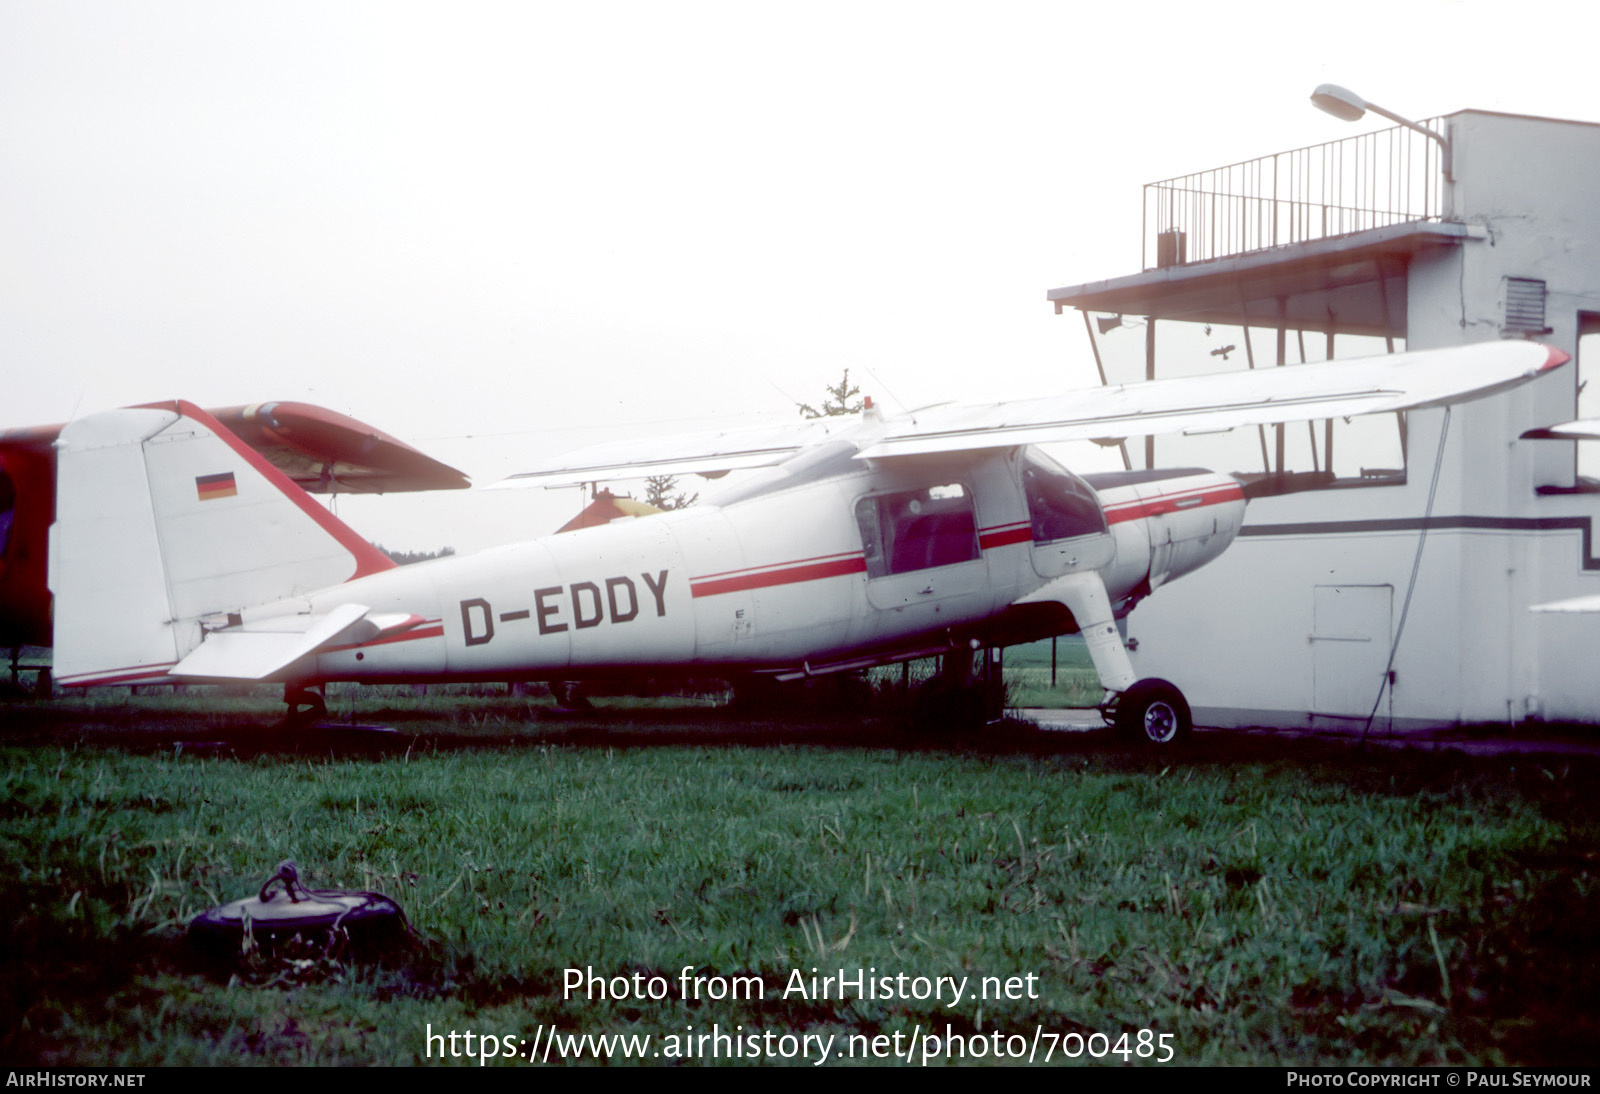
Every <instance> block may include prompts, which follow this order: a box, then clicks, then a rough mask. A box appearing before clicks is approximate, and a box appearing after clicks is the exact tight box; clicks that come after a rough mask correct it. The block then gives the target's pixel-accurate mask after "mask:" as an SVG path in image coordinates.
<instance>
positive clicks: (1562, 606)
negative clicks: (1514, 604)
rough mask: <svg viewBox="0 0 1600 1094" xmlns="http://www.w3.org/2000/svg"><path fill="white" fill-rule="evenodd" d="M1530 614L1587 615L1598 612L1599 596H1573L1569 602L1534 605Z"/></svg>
mask: <svg viewBox="0 0 1600 1094" xmlns="http://www.w3.org/2000/svg"><path fill="white" fill-rule="evenodd" d="M1528 610H1529V611H1530V612H1562V613H1565V614H1569V615H1589V614H1592V613H1594V612H1600V595H1597V596H1575V597H1573V598H1572V599H1571V600H1552V601H1550V602H1549V603H1548V604H1535V605H1534V606H1533V607H1531V608H1529V609H1528Z"/></svg>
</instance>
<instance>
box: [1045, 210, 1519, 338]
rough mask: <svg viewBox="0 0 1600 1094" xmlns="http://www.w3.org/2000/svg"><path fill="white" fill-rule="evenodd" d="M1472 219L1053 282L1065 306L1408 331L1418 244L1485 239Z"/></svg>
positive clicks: (1054, 296)
mask: <svg viewBox="0 0 1600 1094" xmlns="http://www.w3.org/2000/svg"><path fill="white" fill-rule="evenodd" d="M1486 238H1488V232H1487V231H1486V230H1485V229H1484V228H1482V227H1481V226H1479V225H1475V224H1456V223H1440V222H1434V221H1412V222H1409V223H1406V224H1394V225H1390V226H1388V227H1384V228H1372V229H1368V230H1367V231H1364V232H1353V233H1351V234H1349V235H1343V236H1332V237H1329V238H1326V239H1317V240H1313V241H1311V242H1309V243H1295V244H1290V245H1288V246H1283V247H1273V248H1270V249H1268V250H1264V251H1254V252H1251V253H1250V254H1243V255H1233V256H1231V257H1228V258H1218V259H1212V260H1210V261H1208V262H1194V263H1190V264H1187V265H1180V266H1167V267H1163V268H1160V269H1154V270H1146V271H1145V272H1143V273H1139V274H1132V275H1130V276H1128V277H1118V278H1113V279H1111V280H1109V281H1091V282H1089V283H1087V284H1084V285H1073V286H1070V287H1068V288H1063V289H1051V290H1050V292H1049V297H1048V298H1049V300H1050V302H1051V303H1053V304H1054V305H1055V307H1056V311H1057V313H1060V312H1062V311H1064V310H1065V309H1067V308H1077V309H1079V310H1082V311H1097V312H1116V313H1119V314H1123V315H1143V316H1149V317H1151V318H1156V319H1178V320H1185V321H1189V322H1196V323H1215V324H1227V323H1232V324H1244V323H1248V324H1249V325H1251V326H1260V327H1276V326H1278V325H1279V324H1280V323H1282V324H1283V325H1284V326H1286V327H1289V328H1293V329H1299V330H1316V331H1333V332H1337V333H1340V334H1370V335H1378V336H1385V335H1387V336H1392V337H1404V335H1405V333H1406V278H1405V273H1406V270H1407V269H1408V268H1409V267H1410V264H1411V260H1412V259H1413V258H1415V257H1416V256H1417V255H1418V254H1421V253H1424V252H1428V251H1435V250H1438V249H1440V248H1445V247H1457V246H1460V245H1462V244H1463V243H1465V242H1467V241H1468V240H1476V239H1486Z"/></svg>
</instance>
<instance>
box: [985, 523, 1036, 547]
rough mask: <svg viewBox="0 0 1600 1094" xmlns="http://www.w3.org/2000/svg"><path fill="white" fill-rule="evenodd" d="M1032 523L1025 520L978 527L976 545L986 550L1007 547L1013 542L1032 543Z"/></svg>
mask: <svg viewBox="0 0 1600 1094" xmlns="http://www.w3.org/2000/svg"><path fill="white" fill-rule="evenodd" d="M1032 542H1033V525H1032V524H1031V523H1029V522H1027V521H1024V522H1022V523H1021V524H1016V525H1011V524H997V525H995V526H994V527H993V528H980V529H978V547H979V548H980V549H981V550H984V551H987V550H989V549H990V548H993V547H1009V546H1010V545H1011V544H1013V543H1032Z"/></svg>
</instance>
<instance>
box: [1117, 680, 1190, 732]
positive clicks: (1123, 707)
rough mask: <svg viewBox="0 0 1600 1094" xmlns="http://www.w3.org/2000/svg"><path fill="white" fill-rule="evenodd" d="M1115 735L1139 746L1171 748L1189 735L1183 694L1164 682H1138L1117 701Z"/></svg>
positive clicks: (1187, 714) (1187, 715)
mask: <svg viewBox="0 0 1600 1094" xmlns="http://www.w3.org/2000/svg"><path fill="white" fill-rule="evenodd" d="M1115 718H1116V727H1117V732H1118V733H1119V734H1121V735H1122V737H1123V738H1124V739H1126V740H1128V741H1131V742H1136V743H1138V744H1143V745H1164V746H1165V745H1174V744H1177V743H1178V742H1179V741H1182V740H1183V739H1184V738H1185V737H1187V736H1188V735H1189V730H1190V729H1191V728H1193V725H1194V723H1193V720H1192V719H1191V718H1190V716H1189V704H1188V702H1187V701H1185V699H1184V698H1183V692H1181V691H1179V690H1178V689H1177V688H1175V687H1173V686H1172V685H1171V684H1169V683H1167V681H1165V680H1156V679H1150V680H1138V681H1135V682H1134V685H1133V686H1132V687H1130V688H1129V689H1128V690H1127V691H1125V692H1123V693H1122V694H1121V695H1120V696H1118V697H1117V706H1116V713H1115Z"/></svg>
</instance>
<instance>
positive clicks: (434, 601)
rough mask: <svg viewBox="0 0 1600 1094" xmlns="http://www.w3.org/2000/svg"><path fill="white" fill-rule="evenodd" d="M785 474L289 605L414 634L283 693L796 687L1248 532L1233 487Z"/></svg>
mask: <svg viewBox="0 0 1600 1094" xmlns="http://www.w3.org/2000/svg"><path fill="white" fill-rule="evenodd" d="M786 474H787V478H786V479H785V478H782V477H779V476H775V475H774V476H771V478H773V479H775V480H776V481H772V482H768V483H762V482H758V483H757V484H756V485H755V486H754V487H746V488H744V489H743V490H742V492H739V491H736V492H735V494H734V495H733V496H732V497H731V498H730V499H729V500H727V501H724V502H723V503H721V504H717V503H715V501H713V502H712V503H705V504H702V505H699V506H695V507H693V508H690V509H684V510H679V511H676V512H672V513H667V514H662V515H659V516H652V517H646V518H642V519H630V520H623V521H618V522H615V523H613V524H610V525H606V526H603V527H599V528H591V529H584V530H580V531H576V532H570V533H565V534H561V535H556V536H549V537H546V538H543V539H539V540H534V541H531V542H526V543H521V544H517V545H513V546H508V547H503V548H498V549H494V550H490V551H485V552H482V553H480V554H477V555H473V556H469V557H465V558H448V559H440V560H435V561H432V562H427V563H422V564H418V565H415V566H407V567H402V568H399V569H396V570H390V571H385V572H383V573H380V574H375V575H372V576H368V577H364V578H360V579H358V580H355V581H351V582H347V583H345V584H342V585H339V586H336V587H333V588H330V589H326V590H323V591H322V592H319V593H316V594H313V595H312V596H311V597H309V598H307V599H304V600H299V601H297V602H296V604H297V605H299V606H300V607H301V609H302V610H303V609H304V608H305V607H307V606H308V607H309V609H310V610H311V611H313V612H325V611H328V610H330V609H332V608H334V607H336V606H337V605H339V604H343V603H359V604H363V605H366V606H367V607H369V608H370V609H371V610H372V611H373V612H375V613H390V612H404V613H410V614H412V615H414V616H417V617H420V619H421V622H420V623H419V624H418V625H416V626H413V627H411V628H410V629H408V630H404V631H401V632H399V633H395V634H390V635H387V636H384V637H381V638H378V639H376V640H372V641H368V642H366V643H364V644H351V645H343V646H339V647H335V648H333V649H327V650H324V651H322V652H320V653H319V654H317V655H316V657H315V658H314V663H307V662H301V663H300V664H299V665H297V666H295V667H294V669H293V671H292V673H291V674H290V678H291V679H292V680H294V681H295V682H302V683H313V682H321V681H332V680H356V681H364V682H378V681H383V680H390V679H396V680H398V679H405V680H416V679H419V678H428V679H438V680H451V679H457V680H471V679H517V678H522V679H550V678H578V677H583V676H594V675H604V674H608V673H614V672H620V671H630V670H637V669H640V668H648V667H651V666H671V667H674V668H679V669H684V668H687V669H689V670H693V669H694V668H696V667H699V666H705V667H708V668H720V669H725V670H729V671H734V670H757V671H768V672H775V673H777V674H779V675H780V676H781V675H785V674H788V675H794V674H801V673H810V672H824V671H829V670H830V669H834V668H840V667H855V666H856V665H858V664H870V663H874V662H879V661H890V660H895V659H897V658H900V657H905V656H910V655H912V654H916V653H925V652H936V650H937V649H938V648H940V647H941V646H943V647H949V646H951V645H954V644H956V643H958V642H961V643H979V642H981V643H983V644H1002V643H1004V642H1005V641H1007V640H1013V639H1015V638H1017V637H1038V636H1042V635H1043V634H1047V633H1061V632H1065V631H1070V630H1074V629H1076V621H1075V620H1073V619H1072V617H1071V614H1070V613H1067V612H1062V611H1060V610H1057V611H1056V612H1055V613H1054V615H1053V616H1052V615H1041V614H1039V613H1034V614H1033V615H1032V616H1029V617H1028V618H1027V619H1026V620H1023V619H1021V618H1019V617H1018V614H1019V613H1018V610H1017V609H1015V608H1013V605H1015V604H1016V602H1017V601H1018V600H1019V599H1020V598H1023V597H1026V596H1028V595H1030V594H1036V593H1037V592H1038V591H1039V590H1041V589H1042V588H1044V587H1046V586H1047V585H1048V584H1049V583H1050V582H1051V581H1053V580H1055V579H1058V578H1061V577H1063V576H1064V575H1069V574H1074V573H1089V572H1092V573H1096V574H1098V576H1099V578H1100V579H1101V580H1102V581H1103V582H1104V584H1105V587H1106V593H1107V596H1108V597H1109V598H1110V600H1111V602H1112V604H1113V606H1114V608H1115V610H1117V611H1118V612H1119V613H1120V612H1122V611H1126V610H1127V608H1128V607H1131V605H1132V603H1133V602H1135V601H1136V600H1137V599H1138V598H1140V597H1142V596H1143V595H1146V594H1148V593H1149V592H1150V591H1151V590H1152V589H1153V588H1154V587H1156V586H1158V585H1159V584H1161V583H1162V582H1163V581H1166V580H1170V579H1171V578H1173V577H1176V576H1178V575H1180V574H1182V573H1186V572H1188V571H1189V570H1192V569H1194V568H1196V567H1198V566H1200V565H1203V564H1204V563H1205V562H1207V561H1209V560H1210V559H1212V558H1214V557H1216V556H1217V555H1218V554H1220V553H1221V551H1222V550H1224V549H1225V548H1226V547H1227V545H1228V543H1229V542H1231V540H1232V539H1233V536H1234V534H1235V533H1236V532H1237V531H1238V528H1239V525H1240V523H1241V521H1242V519H1243V511H1244V499H1243V494H1242V491H1241V489H1240V487H1239V484H1238V483H1237V482H1236V481H1235V480H1234V479H1232V478H1229V477H1227V476H1223V475H1215V474H1212V473H1209V472H1200V471H1178V472H1166V473H1156V474H1142V475H1141V474H1133V475H1111V476H1105V477H1102V478H1101V479H1100V480H1099V481H1100V484H1101V488H1100V489H1099V490H1096V489H1094V488H1093V487H1091V486H1090V485H1089V484H1087V483H1086V482H1085V481H1084V480H1082V479H1079V478H1078V477H1076V476H1072V475H1070V474H1068V473H1067V472H1065V471H1063V470H1061V469H1060V468H1059V467H1058V466H1056V465H1054V464H1053V462H1051V461H1049V460H1048V459H1047V458H1043V457H1041V456H1040V455H1039V454H1038V453H1036V452H1035V451H1034V450H1031V449H1000V450H992V451H984V452H979V453H974V454H972V455H971V456H969V457H967V458H965V459H961V460H951V459H949V458H943V459H938V460H929V461H926V462H921V461H919V462H916V463H912V464H909V465H908V462H907V461H900V462H899V464H898V465H897V466H896V467H894V468H893V469H890V468H885V467H878V466H868V465H863V464H862V463H861V462H860V461H855V460H848V459H841V460H836V461H833V465H831V466H830V465H829V464H828V462H827V461H819V466H817V467H816V468H813V469H811V474H810V476H809V477H807V476H806V475H801V476H795V475H794V474H793V473H792V472H788V473H786ZM796 477H799V478H801V480H802V481H798V482H794V481H792V480H793V479H794V478H796ZM290 607H291V605H285V604H279V605H273V606H268V607H265V608H263V609H258V610H257V611H254V612H251V611H246V612H245V613H244V618H245V619H246V620H247V621H248V620H251V619H253V618H259V617H261V616H263V615H269V614H272V613H274V612H278V613H281V612H284V611H285V610H288V609H289V608H290ZM1018 627H1022V628H1023V630H1019V629H1018ZM1024 631H1027V633H1026V634H1024ZM1035 632H1036V633H1035Z"/></svg>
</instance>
